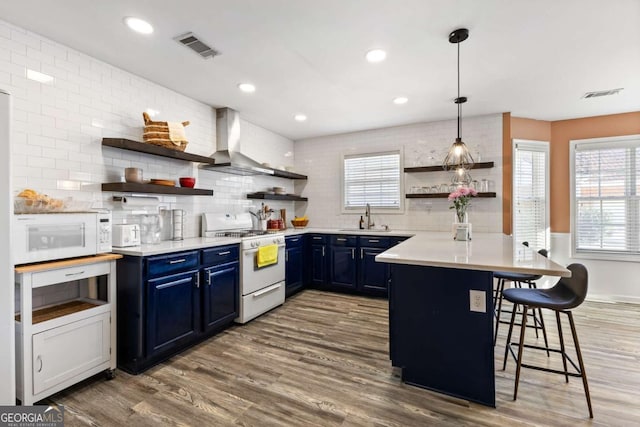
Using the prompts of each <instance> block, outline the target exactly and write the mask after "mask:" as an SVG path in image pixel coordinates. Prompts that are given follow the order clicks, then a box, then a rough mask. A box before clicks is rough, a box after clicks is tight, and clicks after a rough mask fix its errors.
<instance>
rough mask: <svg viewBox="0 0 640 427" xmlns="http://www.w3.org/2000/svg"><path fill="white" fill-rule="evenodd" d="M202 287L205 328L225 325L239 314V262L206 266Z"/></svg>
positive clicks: (211, 328) (210, 329)
mask: <svg viewBox="0 0 640 427" xmlns="http://www.w3.org/2000/svg"><path fill="white" fill-rule="evenodd" d="M203 275H204V280H203V289H202V297H203V301H202V310H203V316H202V318H203V330H204V332H209V331H212V330H214V329H218V328H219V327H221V326H225V325H227V324H229V323H231V322H232V321H233V319H235V318H236V317H237V316H238V298H239V295H238V292H239V289H238V284H239V279H240V272H239V264H238V262H232V263H228V264H222V265H217V266H215V267H209V268H205V269H204V270H203Z"/></svg>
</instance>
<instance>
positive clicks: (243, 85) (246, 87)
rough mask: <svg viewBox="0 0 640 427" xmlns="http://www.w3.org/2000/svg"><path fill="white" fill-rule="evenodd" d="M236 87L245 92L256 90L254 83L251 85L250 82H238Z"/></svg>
mask: <svg viewBox="0 0 640 427" xmlns="http://www.w3.org/2000/svg"><path fill="white" fill-rule="evenodd" d="M238 89H240V90H241V91H243V92H245V93H253V92H255V91H256V87H255V86H254V85H252V84H251V83H240V84H239V85H238Z"/></svg>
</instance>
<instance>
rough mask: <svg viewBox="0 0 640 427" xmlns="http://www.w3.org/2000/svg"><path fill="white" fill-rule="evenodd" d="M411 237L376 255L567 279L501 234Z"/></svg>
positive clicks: (390, 260)
mask: <svg viewBox="0 0 640 427" xmlns="http://www.w3.org/2000/svg"><path fill="white" fill-rule="evenodd" d="M414 234H415V237H413V238H411V239H407V240H405V241H404V242H402V243H400V244H399V245H396V246H394V247H393V248H391V249H388V250H386V251H385V252H383V253H381V254H380V255H378V256H376V261H378V262H386V263H392V264H409V265H424V266H430V267H447V268H459V269H464V270H481V271H510V272H514V273H528V274H540V275H547V276H561V277H571V272H570V271H569V270H567V269H566V268H564V267H563V266H561V265H559V264H556V263H555V262H553V261H551V260H550V259H548V258H545V257H543V256H542V255H540V254H538V253H537V252H536V251H534V250H532V249H529V248H527V247H526V246H523V245H521V244H517V245H515V246H514V244H513V239H512V237H511V236H506V235H504V234H501V233H473V240H471V241H466V242H461V241H456V240H453V236H452V234H451V233H436V232H424V231H421V232H415V233H414Z"/></svg>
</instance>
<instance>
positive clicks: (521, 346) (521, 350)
mask: <svg viewBox="0 0 640 427" xmlns="http://www.w3.org/2000/svg"><path fill="white" fill-rule="evenodd" d="M528 308H529V307H527V306H526V305H524V306H522V326H521V327H520V343H519V345H518V361H517V362H516V385H515V388H514V390H513V400H516V397H518V385H519V384H520V369H521V368H522V353H524V332H525V330H526V329H527V309H528ZM507 345H508V344H507Z"/></svg>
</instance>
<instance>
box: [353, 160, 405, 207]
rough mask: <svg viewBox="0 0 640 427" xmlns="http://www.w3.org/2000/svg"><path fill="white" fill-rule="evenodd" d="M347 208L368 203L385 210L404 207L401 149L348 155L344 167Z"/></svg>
mask: <svg viewBox="0 0 640 427" xmlns="http://www.w3.org/2000/svg"><path fill="white" fill-rule="evenodd" d="M343 174H344V175H343V201H344V209H345V210H348V209H361V208H363V207H364V206H365V205H366V204H367V203H368V204H370V205H371V207H375V208H382V209H398V210H399V209H401V207H402V204H401V202H402V189H401V186H402V182H401V179H400V178H401V175H400V152H399V151H395V152H386V153H371V154H360V155H348V156H345V157H344V169H343Z"/></svg>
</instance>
